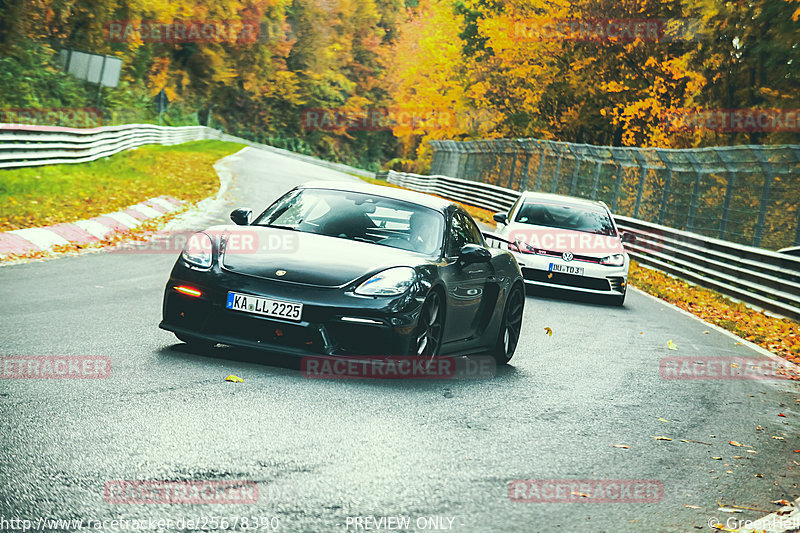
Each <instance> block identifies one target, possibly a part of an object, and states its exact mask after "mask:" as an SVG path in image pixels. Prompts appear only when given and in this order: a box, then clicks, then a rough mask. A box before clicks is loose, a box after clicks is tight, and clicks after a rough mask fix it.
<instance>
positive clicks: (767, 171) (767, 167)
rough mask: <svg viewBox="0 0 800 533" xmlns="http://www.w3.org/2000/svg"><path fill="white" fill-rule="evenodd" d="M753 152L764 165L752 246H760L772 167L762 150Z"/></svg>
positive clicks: (772, 173) (770, 185)
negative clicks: (762, 185)
mask: <svg viewBox="0 0 800 533" xmlns="http://www.w3.org/2000/svg"><path fill="white" fill-rule="evenodd" d="M755 154H756V157H757V158H758V160H759V161H760V162H761V166H762V167H764V187H763V188H762V189H761V203H760V205H759V206H758V220H757V221H756V228H755V233H754V235H753V246H756V247H760V246H761V238H762V236H763V234H764V222H766V219H767V204H769V193H770V188H771V187H772V177H773V175H774V169H773V168H772V163H770V162H769V160H768V159H767V158H766V157H764V154H763V153H762V152H760V151H756V152H755Z"/></svg>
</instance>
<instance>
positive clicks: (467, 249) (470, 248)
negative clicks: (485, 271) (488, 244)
mask: <svg viewBox="0 0 800 533" xmlns="http://www.w3.org/2000/svg"><path fill="white" fill-rule="evenodd" d="M491 259H492V253H491V252H490V251H489V250H487V249H486V248H484V247H483V246H478V245H477V244H465V245H464V246H463V247H462V248H461V250H460V251H459V252H458V262H459V263H460V264H462V265H471V264H473V263H488V262H489V261H491Z"/></svg>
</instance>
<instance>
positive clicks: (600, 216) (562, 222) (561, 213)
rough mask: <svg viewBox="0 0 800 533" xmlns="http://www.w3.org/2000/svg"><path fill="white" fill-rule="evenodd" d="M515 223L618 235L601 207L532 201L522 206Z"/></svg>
mask: <svg viewBox="0 0 800 533" xmlns="http://www.w3.org/2000/svg"><path fill="white" fill-rule="evenodd" d="M514 222H520V223H522V224H532V225H534V226H545V227H548V228H558V229H566V230H572V231H583V232H586V233H594V234H597V235H609V236H616V234H617V233H616V231H614V224H613V223H612V222H611V217H609V216H608V213H607V212H606V211H605V210H604V209H603V208H601V207H599V206H598V207H596V208H595V207H593V206H586V205H577V204H573V205H570V204H568V203H554V202H540V201H530V202H525V203H524V204H523V205H522V207H521V208H520V210H519V212H518V213H517V216H516V218H515V219H514Z"/></svg>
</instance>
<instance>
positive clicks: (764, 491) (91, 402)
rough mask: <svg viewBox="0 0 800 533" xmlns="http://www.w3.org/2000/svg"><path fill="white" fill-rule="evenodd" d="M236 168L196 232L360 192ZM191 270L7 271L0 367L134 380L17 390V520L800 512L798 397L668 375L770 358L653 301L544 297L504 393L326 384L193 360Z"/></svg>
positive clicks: (2, 461)
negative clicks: (522, 493)
mask: <svg viewBox="0 0 800 533" xmlns="http://www.w3.org/2000/svg"><path fill="white" fill-rule="evenodd" d="M229 165H230V168H231V170H232V172H233V176H234V178H233V182H232V184H231V187H230V189H229V191H228V192H227V193H226V195H225V197H224V201H222V202H219V203H218V204H217V207H215V208H214V209H213V211H212V212H208V213H204V214H203V215H202V216H200V217H195V218H193V219H191V220H192V221H191V224H192V225H193V226H194V227H193V228H192V229H201V228H202V227H203V226H204V225H207V224H211V223H219V222H224V221H226V220H227V215H228V213H229V212H230V211H231V210H232V209H233V208H234V207H239V206H249V207H252V208H254V210H255V211H260V210H261V209H262V208H263V207H265V206H266V205H267V204H268V203H270V202H271V201H272V200H274V199H275V198H277V197H278V196H279V195H281V194H283V193H284V192H285V191H286V190H288V189H289V188H290V187H292V186H293V185H295V184H297V183H301V182H304V181H307V180H311V179H325V180H327V179H355V178H353V177H351V176H347V175H344V174H340V173H337V172H335V171H332V170H328V169H325V168H321V167H318V166H314V165H311V164H307V163H303V162H298V161H296V160H293V159H289V158H286V157H283V156H280V155H276V154H273V153H270V152H264V151H259V150H255V149H246V150H245V151H243V152H240V153H239V154H237V155H235V156H232V158H231V159H230V161H229ZM176 255H177V254H175V253H170V254H156V253H150V254H117V253H105V252H104V253H90V254H84V255H81V256H78V257H66V258H61V259H55V260H48V261H43V262H34V263H29V264H20V265H12V266H6V267H3V268H0V301H1V302H2V306H0V339H2V349H1V350H0V354H2V355H4V356H30V355H93V356H107V357H109V358H110V360H111V362H112V368H113V371H112V373H111V375H110V377H108V378H107V379H2V380H0V517H4V519H5V520H9V519H12V518H17V519H28V520H31V521H33V522H34V523H36V521H37V520H38V519H39V518H52V519H70V518H73V519H83V520H84V524H85V523H86V520H88V519H91V520H101V521H102V520H104V519H129V520H138V519H148V518H153V519H171V520H173V521H176V520H178V519H188V518H194V519H196V520H201V521H202V520H203V518H204V517H205V518H206V519H208V517H211V516H216V517H222V516H224V517H258V518H259V519H260V517H269V518H277V520H275V521H273V522H271V524H278V526H279V527H278V528H277V530H278V531H368V530H367V529H365V528H364V527H362V526H364V525H365V524H370V525H371V526H373V529H371V530H372V531H379V530H380V531H386V530H388V529H387V527H385V526H387V525H388V524H391V522H382V524H383V526H384V527H383V528H382V529H375V527H374V526H376V525H377V523H373V522H363V521H362V522H358V521H357V520H355V519H356V518H357V517H360V518H362V519H363V518H364V517H376V519H380V517H388V516H395V517H397V516H400V517H408V518H409V519H410V524H411V525H410V527H409V528H408V530H411V531H421V530H423V528H422V527H420V525H421V526H426V527H427V529H425V530H431V529H433V526H438V527H439V528H443V527H449V528H450V529H449V530H452V531H457V532H461V531H463V532H489V531H498V532H508V531H525V532H528V531H614V532H616V531H648V532H656V531H681V532H685V531H698V530H700V531H711V528H710V527H709V526H708V522H709V520H710V519H713V518H716V519H717V520H718V521H719V522H723V523H724V522H725V521H726V520H727V519H728V518H729V517H731V516H734V517H735V519H741V520H744V519H748V518H749V519H755V518H758V517H760V516H763V515H765V514H767V513H768V512H773V511H775V510H776V509H777V507H776V506H775V505H774V504H772V503H770V502H771V501H772V500H778V499H787V500H793V499H795V498H797V497H798V496H800V490H799V489H798V487H797V483H798V482H800V475H798V473H800V466H798V463H800V454H798V453H795V452H794V451H793V450H795V449H796V448H800V440H798V427H800V426H799V425H798V418H800V409H798V407H797V406H799V405H800V403H797V402H796V400H797V399H798V398H800V387H798V383H797V382H789V381H784V380H710V381H700V380H675V379H664V378H663V377H662V376H661V374H660V372H659V363H660V361H661V360H662V358H665V357H686V358H688V359H689V360H691V361H693V360H696V359H699V358H704V357H727V358H730V357H760V355H759V354H758V353H757V352H755V351H753V350H751V349H750V348H748V347H746V346H744V345H739V344H736V340H735V339H734V338H732V337H730V336H728V335H725V334H722V333H720V332H718V331H716V330H714V329H712V328H711V327H709V326H707V325H706V324H703V323H702V322H700V321H698V320H695V319H693V318H691V317H688V316H686V315H684V314H682V313H679V312H677V311H675V310H674V309H672V308H670V307H668V306H666V305H663V304H661V303H660V302H658V301H656V300H654V299H651V298H649V297H647V296H644V295H642V294H640V293H638V292H633V293H629V295H628V300H627V302H626V304H625V306H624V307H622V308H617V307H609V306H606V305H603V304H601V303H598V302H591V301H586V300H585V299H584V300H581V299H563V298H558V297H557V296H559V295H554V294H547V295H542V294H536V295H535V294H529V295H528V298H527V302H526V308H525V317H524V327H523V336H522V339H521V341H520V347H519V348H518V350H517V353H516V355H515V356H514V359H513V360H512V365H511V366H509V367H508V368H505V369H500V370H498V371H497V374H496V376H495V377H494V378H487V379H472V380H413V381H411V380H402V379H397V380H326V379H307V378H305V377H303V375H302V374H301V372H300V371H299V370H298V369H297V364H296V362H294V363H293V362H291V361H287V360H285V359H284V358H282V357H281V356H280V354H273V355H267V354H262V353H255V352H248V351H243V350H237V349H233V348H228V347H221V346H218V347H216V348H214V349H211V350H208V351H205V352H193V351H191V350H189V349H188V348H187V347H186V346H185V345H183V344H181V343H179V342H178V341H177V339H175V338H174V337H173V336H172V334H170V333H167V332H165V331H162V330H159V329H158V327H157V324H158V322H159V320H160V315H161V300H162V294H163V289H164V285H165V283H166V280H167V278H168V274H169V271H170V268H171V266H172V264H173V262H174V261H175V257H176ZM546 327H549V328H551V329H552V332H553V333H552V336H548V335H547V334H546V333H545V328H546ZM669 340H672V341H673V342H674V343H675V344H676V345H677V347H678V349H677V350H668V348H667V342H668V341H669ZM229 374H234V375H236V376H239V377H241V378H242V379H243V380H244V382H243V383H230V382H226V381H224V378H225V377H226V376H228V375H229ZM779 413H783V414H784V415H786V416H785V417H780V416H778V415H779ZM757 426H760V427H761V428H763V429H760V430H759V429H757ZM655 436H666V437H669V438H672V439H673V440H671V441H666V440H657V439H655V438H654V437H655ZM774 436H775V437H782V439H775V438H773V437H774ZM681 439H683V440H688V441H697V442H681ZM730 441H735V442H738V443H742V444H745V445H747V446H748V447H744V446H743V447H737V446H733V445H731V444H729V442H730ZM703 443H707V444H703ZM614 444H625V445H628V446H630V448H628V449H625V448H616V447H613V445H614ZM748 450H751V451H748ZM752 452H757V453H752ZM734 456H738V457H740V458H734ZM712 457H722V459H718V460H717V459H712ZM795 460H796V461H798V463H793V461H795ZM760 476H763V477H760ZM115 480H171V481H187V480H196V481H203V480H214V481H220V480H222V481H224V480H248V481H252V482H256V483H257V484H258V499H257V502H256V503H250V504H246V503H233V504H196V505H189V504H135V503H134V504H130V503H122V504H120V503H109V502H108V501H106V499H104V495H103V494H104V487H105V486H106V484H107V483H109V482H113V481H115ZM514 480H601V481H603V480H605V481H614V480H650V481H651V482H657V483H658V484H659V486H660V487H663V494H661V495H659V497H658V498H656V499H657V500H658V501H653V502H650V503H641V502H633V503H624V502H619V501H611V502H608V503H592V502H590V501H588V500H589V498H585V497H582V496H580V495H579V496H578V498H577V501H576V502H575V503H563V501H562V502H556V503H542V502H534V503H529V502H521V501H513V500H512V498H510V494H509V483H511V482H513V481H514ZM719 503H723V504H727V505H739V506H745V507H751V508H754V509H761V510H764V511H766V512H757V511H745V512H743V513H740V514H736V515H731V514H726V513H723V512H719V511H718V510H717V508H718V507H719ZM686 505H690V506H692V507H686ZM694 507H698V508H694ZM420 519H422V520H420ZM251 520H253V518H251ZM359 524H361V526H359ZM695 526H697V528H696V527H695ZM4 527H5V528H6V529H7V530H8V531H12V530H14V531H16V529H13V526H3V525H2V524H0V530H3V531H5V530H6V529H4ZM54 529H62V530H71V531H75V530H77V528H76V527H63V528H57V527H56V528H54ZM84 529H86V526H84ZM106 530H108V529H106ZM161 530H164V531H167V530H171V531H175V530H177V529H175V528H172V529H169V528H167V527H163V528H161ZM238 530H244V529H243V528H241V527H239V528H238ZM259 530H260V531H269V530H270V529H267V528H263V527H262V528H261V529H259ZM95 531H99V529H95Z"/></svg>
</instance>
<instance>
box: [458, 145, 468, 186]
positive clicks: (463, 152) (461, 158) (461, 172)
mask: <svg viewBox="0 0 800 533" xmlns="http://www.w3.org/2000/svg"><path fill="white" fill-rule="evenodd" d="M456 147H457V148H458V151H459V154H458V166H457V167H456V175H455V177H456V178H462V179H463V178H464V176H466V174H467V172H466V169H467V161H469V146H467V144H466V143H458V144H457V145H456Z"/></svg>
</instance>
